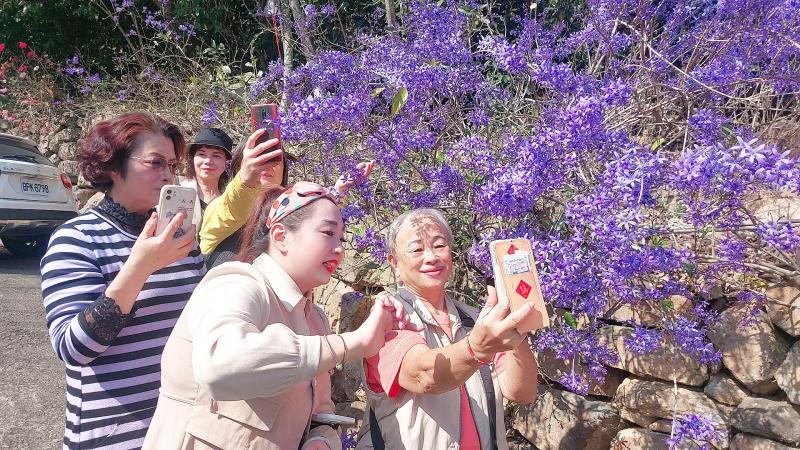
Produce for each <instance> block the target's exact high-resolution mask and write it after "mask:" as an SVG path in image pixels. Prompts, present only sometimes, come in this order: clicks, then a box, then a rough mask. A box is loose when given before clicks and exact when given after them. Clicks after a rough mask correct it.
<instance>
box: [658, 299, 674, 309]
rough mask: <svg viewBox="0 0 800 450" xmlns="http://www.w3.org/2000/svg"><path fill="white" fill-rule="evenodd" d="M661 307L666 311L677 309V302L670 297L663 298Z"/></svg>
mask: <svg viewBox="0 0 800 450" xmlns="http://www.w3.org/2000/svg"><path fill="white" fill-rule="evenodd" d="M661 308H662V309H663V310H664V311H672V310H673V309H675V303H673V302H672V300H670V299H668V298H667V299H664V300H661Z"/></svg>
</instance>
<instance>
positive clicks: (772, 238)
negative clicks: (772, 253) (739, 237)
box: [756, 221, 800, 253]
mask: <svg viewBox="0 0 800 450" xmlns="http://www.w3.org/2000/svg"><path fill="white" fill-rule="evenodd" d="M756 235H758V237H759V238H761V240H762V241H764V243H765V244H767V245H768V246H770V247H774V248H776V249H779V250H781V251H783V252H786V253H792V252H794V251H795V250H797V248H798V247H799V246H800V228H797V227H795V226H793V225H792V223H791V222H778V221H771V222H766V223H761V224H759V225H758V227H757V228H756Z"/></svg>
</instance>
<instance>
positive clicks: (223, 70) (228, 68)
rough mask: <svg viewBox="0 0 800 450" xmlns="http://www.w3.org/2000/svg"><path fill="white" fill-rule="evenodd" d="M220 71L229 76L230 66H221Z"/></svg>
mask: <svg viewBox="0 0 800 450" xmlns="http://www.w3.org/2000/svg"><path fill="white" fill-rule="evenodd" d="M220 70H222V73H226V74H230V73H231V66H222V67H220Z"/></svg>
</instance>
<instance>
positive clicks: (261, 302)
mask: <svg viewBox="0 0 800 450" xmlns="http://www.w3.org/2000/svg"><path fill="white" fill-rule="evenodd" d="M277 192H280V191H279V190H269V191H266V192H265V193H263V194H262V195H261V197H260V201H259V202H258V207H257V208H256V210H255V211H254V213H253V214H252V215H251V217H250V219H249V221H248V224H247V226H246V228H245V232H244V240H243V247H242V253H241V255H240V259H241V261H244V262H230V263H226V264H223V265H221V266H219V267H217V268H215V269H212V270H211V271H209V273H208V275H207V276H206V277H205V278H204V279H203V281H202V283H201V284H200V285H199V286H198V287H197V289H196V290H195V292H194V294H193V295H192V298H191V299H190V300H189V303H188V305H187V307H186V309H185V310H184V313H183V314H182V315H181V317H180V319H179V320H178V323H177V325H176V327H175V330H174V332H173V333H172V335H171V336H170V338H169V340H168V341H167V345H166V348H165V351H164V357H163V359H162V387H161V393H160V397H159V403H158V408H157V410H156V414H155V417H154V418H153V422H152V424H151V426H150V431H149V432H148V435H147V439H146V441H145V448H152V449H222V448H249V449H290V448H294V449H297V448H303V449H330V450H338V449H340V448H341V440H340V438H339V436H338V435H337V434H336V432H335V431H334V430H333V428H331V427H330V426H328V425H319V426H316V427H312V425H311V417H312V414H315V413H330V412H333V403H332V401H331V397H330V396H331V386H330V376H329V374H328V371H329V370H330V369H332V368H333V367H334V366H336V365H337V364H341V363H343V362H345V361H352V360H356V359H359V358H362V357H368V356H371V355H373V354H375V353H376V352H377V351H378V349H379V348H380V347H381V346H382V345H383V340H384V337H383V336H384V333H385V332H386V331H388V330H390V329H392V328H404V327H405V326H406V325H407V316H406V315H405V314H404V312H403V309H402V307H400V305H399V303H398V302H397V301H396V300H393V299H386V300H381V301H379V302H377V303H376V304H375V305H373V307H372V310H371V311H370V314H369V316H368V317H367V319H366V320H365V321H364V323H363V324H362V325H361V327H359V328H358V329H357V330H355V331H353V332H348V333H342V334H336V335H331V334H329V333H330V327H329V325H328V322H327V320H326V318H325V314H324V313H323V311H322V309H321V308H320V307H318V306H316V305H314V304H313V303H312V302H311V300H310V299H309V294H310V292H311V290H312V289H313V288H315V287H318V286H322V285H324V284H326V283H328V281H329V280H330V278H331V274H332V273H333V272H334V270H336V267H337V266H338V265H339V263H340V262H341V259H342V255H343V248H342V240H343V237H344V224H343V221H342V215H341V212H340V210H339V207H338V206H337V204H336V201H335V200H334V196H333V195H332V194H331V192H330V191H329V190H328V189H326V188H323V187H322V186H320V185H317V184H314V183H308V182H301V183H297V184H295V185H294V186H293V187H291V188H288V189H285V190H284V191H282V192H281V193H280V195H279V196H277V199H275V200H274V201H273V200H272V199H274V198H275V194H276V193H277ZM221 300H224V301H221Z"/></svg>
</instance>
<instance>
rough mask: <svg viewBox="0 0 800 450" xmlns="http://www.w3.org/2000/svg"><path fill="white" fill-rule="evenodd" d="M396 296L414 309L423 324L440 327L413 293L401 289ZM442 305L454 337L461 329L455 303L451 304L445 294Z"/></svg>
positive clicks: (451, 301) (450, 300)
mask: <svg viewBox="0 0 800 450" xmlns="http://www.w3.org/2000/svg"><path fill="white" fill-rule="evenodd" d="M397 296H398V297H400V298H401V299H402V300H403V301H404V302H406V303H408V304H409V305H411V306H412V307H413V308H414V312H416V313H417V315H418V316H419V318H420V319H422V321H423V322H425V324H427V325H434V326H436V327H438V326H440V325H439V322H437V321H436V319H434V318H433V315H432V314H431V312H430V311H429V310H428V307H427V306H425V303H424V302H423V301H422V300H421V299H420V298H419V297H417V296H416V295H415V294H414V293H413V292H411V291H409V290H408V289H406V288H403V287H401V288H400V289H399V290H398V291H397ZM444 305H445V308H447V314H448V315H450V324H451V326H452V327H453V336H456V333H457V332H458V329H459V328H461V317H459V314H458V310H457V309H456V305H455V303H453V300H452V299H451V298H450V296H449V295H447V294H445V295H444Z"/></svg>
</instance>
